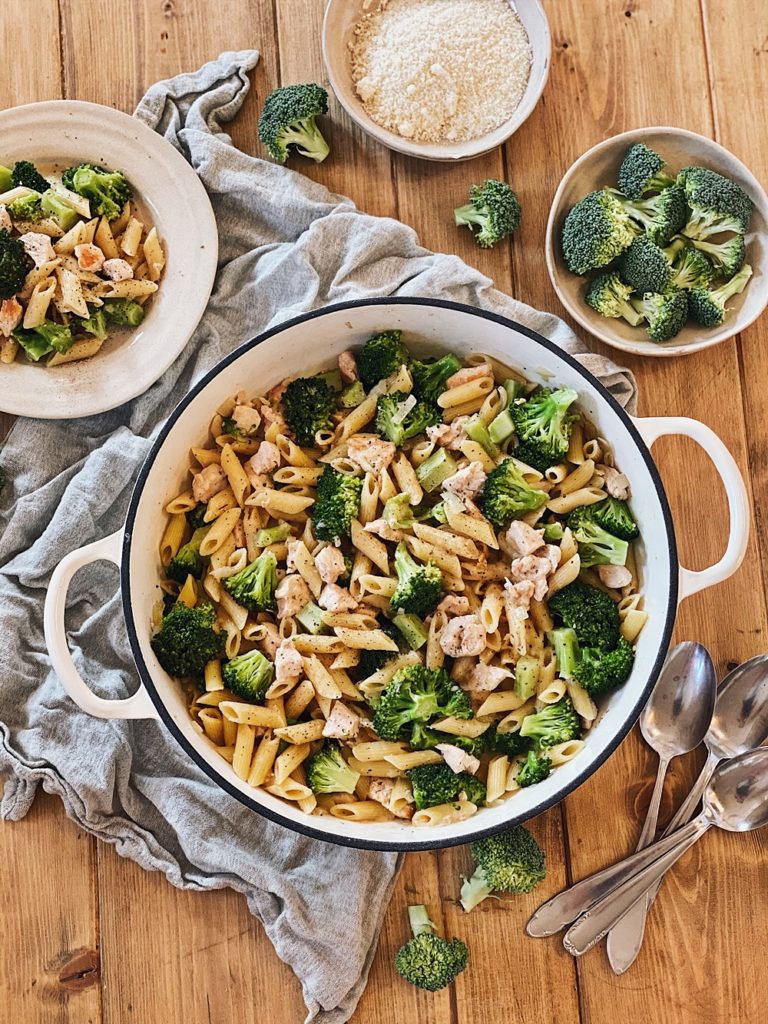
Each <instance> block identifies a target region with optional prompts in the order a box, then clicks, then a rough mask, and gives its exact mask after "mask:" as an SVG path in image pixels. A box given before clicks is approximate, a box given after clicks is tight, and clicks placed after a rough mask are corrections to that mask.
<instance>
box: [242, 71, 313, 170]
mask: <svg viewBox="0 0 768 1024" xmlns="http://www.w3.org/2000/svg"><path fill="white" fill-rule="evenodd" d="M327 113H328V93H327V92H326V90H325V89H324V88H323V87H322V86H321V85H317V84H316V83H315V82H310V83H309V84H307V85H285V86H283V87H282V88H281V89H275V90H273V92H271V93H270V94H269V96H267V98H266V100H265V101H264V107H263V108H262V111H261V117H260V118H259V138H260V139H261V141H262V142H263V143H264V145H265V146H266V147H267V149H268V150H269V155H270V156H271V157H272V159H273V160H277V162H278V163H280V164H284V163H285V161H286V160H287V159H288V157H289V156H290V153H289V151H288V149H289V147H290V146H295V147H296V150H297V152H298V153H300V154H301V156H306V157H309V158H310V159H311V160H314V161H315V163H318V164H319V163H322V162H323V160H325V158H326V157H327V156H328V154H329V153H330V148H329V146H328V143H327V142H326V141H325V139H324V138H323V135H322V132H321V131H320V129H319V128H318V126H317V120H316V119H317V117H318V116H319V115H320V114H327Z"/></svg>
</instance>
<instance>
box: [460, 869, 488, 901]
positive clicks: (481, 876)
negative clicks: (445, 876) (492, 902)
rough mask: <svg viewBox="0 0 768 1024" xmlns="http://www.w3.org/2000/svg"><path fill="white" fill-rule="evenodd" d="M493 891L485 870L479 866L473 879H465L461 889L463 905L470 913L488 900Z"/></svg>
mask: <svg viewBox="0 0 768 1024" xmlns="http://www.w3.org/2000/svg"><path fill="white" fill-rule="evenodd" d="M492 892H493V890H492V889H491V887H490V886H489V885H488V882H487V881H486V878H485V873H484V871H483V869H482V868H481V867H480V865H479V864H478V865H477V867H476V868H475V873H474V874H473V875H472V877H471V878H465V879H464V884H463V885H462V887H461V905H462V907H463V908H464V910H465V911H466V912H467V913H469V912H470V910H474V909H475V907H476V906H477V905H478V904H479V903H482V902H483V900H485V899H488V897H489V896H490V895H491V893H492Z"/></svg>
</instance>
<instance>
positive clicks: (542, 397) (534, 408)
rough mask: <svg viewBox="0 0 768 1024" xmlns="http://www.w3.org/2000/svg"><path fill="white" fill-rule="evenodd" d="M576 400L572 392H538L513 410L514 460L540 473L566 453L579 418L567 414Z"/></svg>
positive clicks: (566, 389)
mask: <svg viewBox="0 0 768 1024" xmlns="http://www.w3.org/2000/svg"><path fill="white" fill-rule="evenodd" d="M578 397H579V396H578V395H577V394H576V392H575V391H574V390H573V389H572V388H560V389H559V390H557V391H553V390H552V389H551V388H538V390H536V391H534V392H533V394H532V395H530V396H529V397H528V399H527V400H526V401H525V402H520V403H519V404H518V403H515V404H514V405H513V406H512V409H511V411H512V419H513V420H514V421H515V431H516V432H517V439H518V442H519V443H518V447H517V448H516V449H515V451H514V455H515V458H517V459H520V460H521V461H522V462H525V463H526V464H527V465H529V466H533V468H534V469H538V470H540V471H541V472H542V473H543V472H544V471H545V470H547V469H549V467H550V466H553V465H554V464H555V463H556V462H560V461H561V460H562V459H563V457H564V456H565V455H566V453H567V451H568V445H569V443H570V439H571V427H572V424H573V422H574V420H576V419H578V416H577V415H576V414H574V413H569V412H568V410H569V408H570V407H571V405H573V403H574V402H575V401H576V399H577V398H578Z"/></svg>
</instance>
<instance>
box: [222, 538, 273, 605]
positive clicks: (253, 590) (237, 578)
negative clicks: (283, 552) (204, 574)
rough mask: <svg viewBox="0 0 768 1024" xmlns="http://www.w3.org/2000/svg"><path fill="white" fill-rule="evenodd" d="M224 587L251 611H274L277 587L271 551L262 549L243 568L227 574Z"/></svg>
mask: <svg viewBox="0 0 768 1024" xmlns="http://www.w3.org/2000/svg"><path fill="white" fill-rule="evenodd" d="M224 589H225V590H226V591H227V593H228V594H231V595H232V597H233V598H234V599H235V601H237V603H238V604H239V605H242V606H243V608H247V609H248V610H249V611H251V612H266V611H274V609H275V608H276V607H277V604H276V602H275V590H276V589H277V559H276V558H275V556H274V554H273V553H272V552H271V551H262V553H261V554H260V555H259V557H258V558H257V559H256V560H255V561H254V562H251V564H250V565H247V566H246V567H245V569H242V570H241V571H240V572H238V573H235V575H234V576H228V577H227V578H226V579H225V580H224Z"/></svg>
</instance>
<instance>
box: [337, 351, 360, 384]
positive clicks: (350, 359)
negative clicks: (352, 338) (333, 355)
mask: <svg viewBox="0 0 768 1024" xmlns="http://www.w3.org/2000/svg"><path fill="white" fill-rule="evenodd" d="M339 373H340V374H341V379H342V380H343V381H344V383H345V384H351V383H352V382H353V381H356V380H357V360H356V359H355V357H354V355H353V354H352V353H351V352H350V351H346V352H342V353H341V355H340V356H339Z"/></svg>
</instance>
